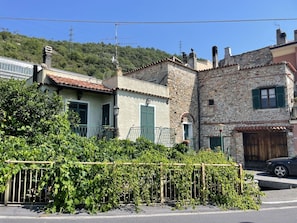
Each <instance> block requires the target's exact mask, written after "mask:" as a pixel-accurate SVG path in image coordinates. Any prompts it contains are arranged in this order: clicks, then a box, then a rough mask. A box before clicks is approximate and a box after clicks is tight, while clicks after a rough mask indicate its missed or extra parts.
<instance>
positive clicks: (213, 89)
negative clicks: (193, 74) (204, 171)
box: [199, 63, 294, 159]
mask: <svg viewBox="0 0 297 223" xmlns="http://www.w3.org/2000/svg"><path fill="white" fill-rule="evenodd" d="M199 86H200V98H201V100H200V102H201V110H200V112H201V142H202V146H203V147H208V146H209V138H210V137H212V136H219V134H220V132H219V130H220V129H221V128H222V135H223V136H224V145H225V148H226V149H229V150H230V153H231V154H232V155H236V157H238V158H239V159H242V157H243V148H242V147H241V146H242V145H241V146H240V145H237V143H238V142H240V141H242V139H241V137H242V136H240V133H239V135H238V134H236V135H234V136H233V133H234V128H235V127H239V126H258V125H288V123H289V119H290V110H291V108H292V106H293V102H292V99H293V96H294V95H293V92H294V77H293V73H292V71H291V70H290V69H288V67H287V65H286V64H285V63H283V64H273V65H268V66H262V67H255V68H249V69H247V68H246V69H240V66H239V65H233V66H228V67H224V68H218V69H212V70H208V71H201V72H199ZM274 86H285V89H286V90H285V91H286V107H285V108H273V109H256V110H255V109H253V101H252V89H255V88H263V87H274ZM210 102H211V103H210ZM222 124H223V127H222ZM234 137H235V139H234Z"/></svg>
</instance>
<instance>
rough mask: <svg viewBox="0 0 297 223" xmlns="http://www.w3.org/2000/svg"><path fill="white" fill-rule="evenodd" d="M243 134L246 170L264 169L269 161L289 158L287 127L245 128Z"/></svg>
mask: <svg viewBox="0 0 297 223" xmlns="http://www.w3.org/2000/svg"><path fill="white" fill-rule="evenodd" d="M241 130H243V129H241ZM242 133H243V148H244V159H245V167H246V168H263V167H264V166H265V161H266V160H268V159H271V158H276V157H282V156H288V146H287V132H286V127H274V126H273V127H254V128H245V130H244V131H242Z"/></svg>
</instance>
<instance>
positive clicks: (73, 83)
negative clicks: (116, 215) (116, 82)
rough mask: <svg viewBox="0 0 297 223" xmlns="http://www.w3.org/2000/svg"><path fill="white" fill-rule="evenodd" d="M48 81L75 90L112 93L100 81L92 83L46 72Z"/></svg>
mask: <svg viewBox="0 0 297 223" xmlns="http://www.w3.org/2000/svg"><path fill="white" fill-rule="evenodd" d="M47 77H48V78H49V80H50V82H51V83H52V84H53V85H55V86H58V87H65V88H71V89H76V90H84V91H91V92H96V93H105V94H112V93H113V90H112V89H110V88H107V87H105V86H104V85H103V84H101V83H93V82H89V81H85V80H77V79H72V78H68V77H61V76H56V75H52V74H50V75H49V74H48V75H47Z"/></svg>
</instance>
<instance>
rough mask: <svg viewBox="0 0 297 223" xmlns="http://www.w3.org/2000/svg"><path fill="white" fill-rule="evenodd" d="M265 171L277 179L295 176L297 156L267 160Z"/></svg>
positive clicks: (296, 173) (296, 172)
mask: <svg viewBox="0 0 297 223" xmlns="http://www.w3.org/2000/svg"><path fill="white" fill-rule="evenodd" d="M266 170H267V171H268V172H269V173H271V174H274V175H276V176H278V177H286V176H288V175H295V176H297V156H295V157H280V158H274V159H270V160H267V161H266Z"/></svg>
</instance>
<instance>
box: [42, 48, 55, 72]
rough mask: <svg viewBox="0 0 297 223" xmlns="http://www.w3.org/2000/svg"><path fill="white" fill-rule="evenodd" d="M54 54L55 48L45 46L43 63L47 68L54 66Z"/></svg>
mask: <svg viewBox="0 0 297 223" xmlns="http://www.w3.org/2000/svg"><path fill="white" fill-rule="evenodd" d="M52 54H53V48H52V47H51V46H45V47H44V48H43V63H44V64H45V65H46V67H47V68H50V67H51V65H52Z"/></svg>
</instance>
